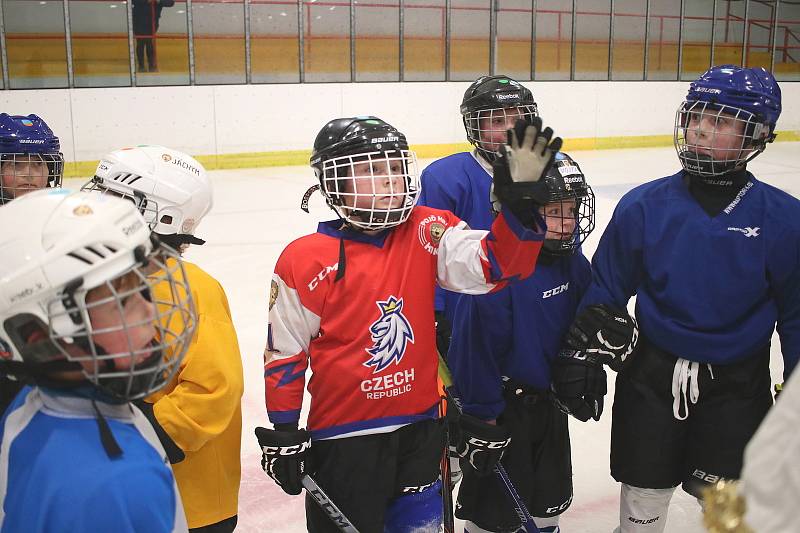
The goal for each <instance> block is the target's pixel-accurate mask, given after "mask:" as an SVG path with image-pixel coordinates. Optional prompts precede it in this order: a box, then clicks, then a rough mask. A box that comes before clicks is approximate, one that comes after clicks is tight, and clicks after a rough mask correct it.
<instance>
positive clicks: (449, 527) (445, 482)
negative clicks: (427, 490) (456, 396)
mask: <svg viewBox="0 0 800 533" xmlns="http://www.w3.org/2000/svg"><path fill="white" fill-rule="evenodd" d="M442 382H444V379H442ZM444 401H445V398H444V397H442V399H441V401H440V403H439V415H440V416H441V417H442V418H444V417H445V413H444V412H443V411H444V410H443V406H444ZM439 468H440V471H441V474H442V523H443V525H444V533H455V531H456V521H455V517H454V516H453V489H452V488H451V485H450V478H451V472H450V429H449V427H448V421H447V420H445V421H444V451H443V452H442V462H441V464H440V465H439Z"/></svg>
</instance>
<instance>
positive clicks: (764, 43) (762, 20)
mask: <svg viewBox="0 0 800 533" xmlns="http://www.w3.org/2000/svg"><path fill="white" fill-rule="evenodd" d="M774 12H775V2H752V1H751V2H750V7H749V8H748V13H747V47H746V48H745V66H748V67H764V68H765V69H767V70H769V68H770V53H769V52H770V48H771V47H772V35H773V28H772V16H773V14H774Z"/></svg>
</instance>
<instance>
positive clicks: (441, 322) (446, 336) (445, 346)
mask: <svg viewBox="0 0 800 533" xmlns="http://www.w3.org/2000/svg"><path fill="white" fill-rule="evenodd" d="M433 316H434V319H435V320H436V349H437V350H439V354H441V356H442V357H444V358H447V351H448V350H449V349H450V337H451V336H452V335H453V327H452V326H451V325H450V321H449V320H447V317H446V316H445V314H444V312H443V311H434V313H433Z"/></svg>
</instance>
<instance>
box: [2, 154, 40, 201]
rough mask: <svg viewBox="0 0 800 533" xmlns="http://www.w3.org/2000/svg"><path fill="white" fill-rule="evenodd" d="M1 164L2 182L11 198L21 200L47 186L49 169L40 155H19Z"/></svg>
mask: <svg viewBox="0 0 800 533" xmlns="http://www.w3.org/2000/svg"><path fill="white" fill-rule="evenodd" d="M13 157H14V159H13V160H6V161H3V162H2V163H0V182H2V185H3V191H4V192H5V193H6V195H7V196H9V197H10V198H19V197H20V196H23V195H25V194H28V193H29V192H33V191H37V190H39V189H44V188H45V187H46V186H47V175H48V168H47V163H45V162H44V161H43V160H42V158H41V157H40V156H38V155H35V154H34V155H23V154H17V155H15V156H13Z"/></svg>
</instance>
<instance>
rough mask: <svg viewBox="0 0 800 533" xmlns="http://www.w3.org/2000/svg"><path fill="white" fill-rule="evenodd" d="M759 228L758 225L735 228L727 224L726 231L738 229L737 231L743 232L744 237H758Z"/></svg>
mask: <svg viewBox="0 0 800 533" xmlns="http://www.w3.org/2000/svg"><path fill="white" fill-rule="evenodd" d="M760 230H761V228H759V227H755V228H751V227H749V226H748V227H746V228H736V227H734V226H729V227H728V231H738V232H739V233H744V236H745V237H758V232H759V231H760Z"/></svg>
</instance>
